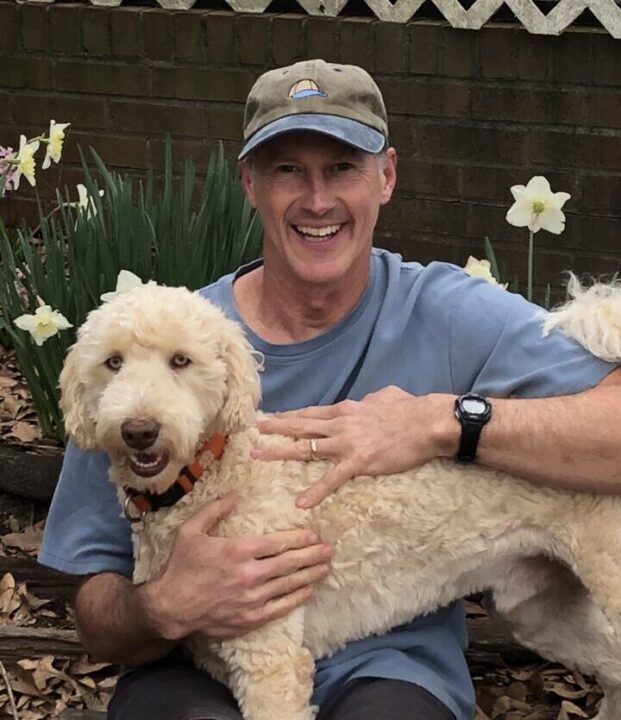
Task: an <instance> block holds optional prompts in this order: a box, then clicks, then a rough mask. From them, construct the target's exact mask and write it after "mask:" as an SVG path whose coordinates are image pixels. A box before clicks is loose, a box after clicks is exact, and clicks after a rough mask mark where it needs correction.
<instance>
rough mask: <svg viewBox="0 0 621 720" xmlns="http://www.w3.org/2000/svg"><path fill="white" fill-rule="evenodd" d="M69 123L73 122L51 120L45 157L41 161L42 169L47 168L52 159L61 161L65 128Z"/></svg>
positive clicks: (56, 161)
mask: <svg viewBox="0 0 621 720" xmlns="http://www.w3.org/2000/svg"><path fill="white" fill-rule="evenodd" d="M69 125H71V123H57V122H56V121H55V120H50V137H49V139H48V140H47V150H46V151H45V158H44V159H43V162H42V163H41V169H42V170H47V169H48V168H49V166H50V165H51V164H52V160H53V161H54V162H55V163H58V162H60V156H61V154H62V151H63V142H64V140H65V129H66V128H68V127H69Z"/></svg>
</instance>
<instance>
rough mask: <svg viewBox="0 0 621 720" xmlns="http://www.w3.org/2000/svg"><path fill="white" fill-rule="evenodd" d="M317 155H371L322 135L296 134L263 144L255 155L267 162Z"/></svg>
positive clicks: (333, 156) (336, 156)
mask: <svg viewBox="0 0 621 720" xmlns="http://www.w3.org/2000/svg"><path fill="white" fill-rule="evenodd" d="M315 153H316V154H321V155H324V156H327V157H331V158H343V157H363V156H366V155H368V154H369V153H365V152H364V151H362V150H358V149H357V148H353V147H352V146H351V145H348V144H347V143H344V142H341V141H339V140H335V139H334V138H331V137H328V136H326V135H322V134H321V133H316V132H295V133H287V134H284V135H281V136H279V137H277V138H274V139H273V140H269V141H267V142H265V143H263V144H262V145H261V146H260V147H258V148H257V149H256V150H255V151H254V153H253V155H255V157H260V158H262V159H266V160H275V159H276V160H277V159H283V158H285V157H289V158H290V157H294V156H302V155H312V154H315Z"/></svg>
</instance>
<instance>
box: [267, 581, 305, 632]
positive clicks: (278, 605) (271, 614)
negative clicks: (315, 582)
mask: <svg viewBox="0 0 621 720" xmlns="http://www.w3.org/2000/svg"><path fill="white" fill-rule="evenodd" d="M312 594H313V590H312V588H311V587H309V586H308V585H306V586H305V587H302V588H299V589H298V590H295V591H294V592H292V593H289V595H283V596H282V597H279V598H276V599H274V600H270V601H269V602H268V603H266V604H265V606H264V609H263V611H262V613H261V614H262V618H261V622H260V623H258V624H261V625H262V624H263V623H267V622H271V621H272V620H278V618H282V617H285V616H286V615H288V614H289V613H290V612H291V611H292V610H295V609H296V608H297V607H300V605H303V604H304V603H305V602H306V601H307V600H309V599H310V597H311V595H312Z"/></svg>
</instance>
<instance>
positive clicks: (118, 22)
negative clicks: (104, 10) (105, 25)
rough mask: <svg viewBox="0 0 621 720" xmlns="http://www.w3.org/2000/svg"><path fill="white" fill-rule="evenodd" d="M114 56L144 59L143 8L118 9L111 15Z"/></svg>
mask: <svg viewBox="0 0 621 720" xmlns="http://www.w3.org/2000/svg"><path fill="white" fill-rule="evenodd" d="M110 36H111V38H110V39H111V45H112V55H113V56H114V57H115V58H122V57H132V58H134V57H143V55H144V51H143V38H142V8H139V7H123V6H121V7H118V8H114V12H111V13H110Z"/></svg>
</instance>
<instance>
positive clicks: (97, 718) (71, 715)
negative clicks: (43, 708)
mask: <svg viewBox="0 0 621 720" xmlns="http://www.w3.org/2000/svg"><path fill="white" fill-rule="evenodd" d="M59 720H106V713H105V712H97V711H95V710H76V709H75V708H67V709H66V710H63V711H62V712H61V713H60V715H59Z"/></svg>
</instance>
